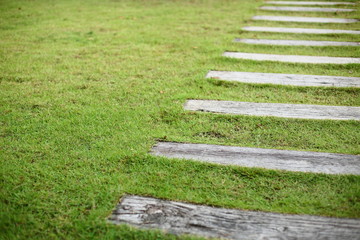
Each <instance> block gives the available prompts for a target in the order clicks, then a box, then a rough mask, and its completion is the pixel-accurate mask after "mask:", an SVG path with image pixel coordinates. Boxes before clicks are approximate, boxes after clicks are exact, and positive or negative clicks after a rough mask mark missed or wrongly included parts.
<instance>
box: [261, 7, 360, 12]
mask: <svg viewBox="0 0 360 240" xmlns="http://www.w3.org/2000/svg"><path fill="white" fill-rule="evenodd" d="M259 9H260V10H267V11H285V12H353V11H355V9H348V8H318V7H273V6H263V7H260V8H259Z"/></svg>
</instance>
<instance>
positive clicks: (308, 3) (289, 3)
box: [265, 1, 355, 6]
mask: <svg viewBox="0 0 360 240" xmlns="http://www.w3.org/2000/svg"><path fill="white" fill-rule="evenodd" d="M265 3H268V4H276V5H309V6H311V5H312V6H315V5H318V6H335V5H355V3H352V2H306V1H266V2H265Z"/></svg>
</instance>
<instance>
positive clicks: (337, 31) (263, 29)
mask: <svg viewBox="0 0 360 240" xmlns="http://www.w3.org/2000/svg"><path fill="white" fill-rule="evenodd" d="M242 29H243V30H245V31H251V32H277V33H306V34H360V31H356V30H340V29H316V28H279V27H243V28H242Z"/></svg>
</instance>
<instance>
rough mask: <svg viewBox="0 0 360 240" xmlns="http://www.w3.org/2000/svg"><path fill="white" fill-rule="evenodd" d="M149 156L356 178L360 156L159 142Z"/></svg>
mask: <svg viewBox="0 0 360 240" xmlns="http://www.w3.org/2000/svg"><path fill="white" fill-rule="evenodd" d="M151 154H152V155H155V156H162V157H167V158H180V159H188V160H198V161H201V162H207V163H216V164H222V165H236V166H241V167H257V168H265V169H275V170H286V171H294V172H311V173H326V174H354V175H360V156H356V155H347V154H334V153H320V152H303V151H289V150H277V149H262V148H248V147H233V146H221V145H210V144H193V143H174V142H159V143H157V144H156V145H155V146H154V147H153V149H152V151H151Z"/></svg>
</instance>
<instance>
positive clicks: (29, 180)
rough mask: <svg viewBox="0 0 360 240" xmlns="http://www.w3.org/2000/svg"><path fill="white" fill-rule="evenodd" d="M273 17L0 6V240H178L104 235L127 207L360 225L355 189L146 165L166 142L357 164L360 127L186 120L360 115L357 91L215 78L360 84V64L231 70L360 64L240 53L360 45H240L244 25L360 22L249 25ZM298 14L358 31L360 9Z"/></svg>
mask: <svg viewBox="0 0 360 240" xmlns="http://www.w3.org/2000/svg"><path fill="white" fill-rule="evenodd" d="M347 1H348V0H347ZM261 4H262V2H261V1H251V0H222V1H220V0H102V1H96V0H78V1H72V0H57V1H51V0H0V36H1V37H0V101H1V103H0V109H1V117H0V124H1V125H0V126H1V127H0V136H1V138H0V141H1V142H0V151H1V163H0V164H1V165H0V169H1V170H0V171H1V174H0V181H1V185H0V238H1V239H152V240H155V239H178V237H175V236H172V235H166V234H163V233H161V232H159V231H153V230H152V231H143V230H137V229H134V228H131V227H129V226H113V225H111V224H108V223H106V218H107V216H109V214H110V213H111V211H112V209H113V208H114V207H115V205H116V204H117V202H118V201H119V199H120V197H121V196H123V195H124V194H125V193H128V194H139V195H144V196H152V197H157V198H163V199H170V200H178V201H185V202H192V203H199V204H207V205H213V206H220V207H229V208H239V209H248V210H261V211H273V212H280V213H296V214H313V215H321V216H332V217H349V218H360V177H359V176H351V175H347V176H337V175H325V174H308V173H292V172H286V171H270V170H263V169H250V168H241V167H232V166H218V165H212V164H206V163H198V162H193V161H181V160H176V159H175V160H169V159H166V158H162V157H153V156H151V155H149V154H148V151H149V150H150V148H151V146H152V145H153V144H155V142H156V141H158V140H165V141H178V142H195V143H213V144H224V145H225V144H226V145H234V146H247V147H262V148H276V149H292V150H304V151H320V152H333V153H345V154H360V147H359V146H360V131H359V129H360V123H359V121H326V120H325V121H323V120H299V119H281V118H274V117H251V116H231V115H220V114H209V113H193V112H187V111H184V110H183V109H182V105H183V104H184V103H185V101H186V99H219V100H234V101H253V102H274V103H304V104H320V105H339V106H340V105H343V106H360V94H359V93H360V89H356V88H341V89H339V88H315V87H291V86H275V85H254V84H244V83H235V82H224V81H217V80H214V79H210V80H208V79H205V78H204V77H205V75H206V73H207V71H208V70H227V71H249V72H270V73H290V74H314V75H335V76H354V77H360V67H359V65H357V64H348V65H330V64H318V65H316V64H293V63H276V62H256V61H251V60H236V59H226V58H223V57H221V54H222V52H224V51H225V50H229V51H242V52H254V53H255V52H256V53H274V54H300V55H314V56H315V55H318V56H343V57H360V50H359V47H285V46H261V45H247V44H243V43H234V42H233V39H234V38H269V39H299V40H300V39H304V40H330V41H331V40H335V41H359V40H360V37H359V35H358V36H356V35H347V34H345V35H336V34H327V35H321V36H320V35H305V34H304V35H299V34H283V33H281V34H276V33H251V32H248V33H246V32H243V31H241V27H244V26H273V27H275V26H282V27H308V28H330V29H353V30H359V29H360V24H359V23H352V24H309V23H276V22H260V21H259V22H255V21H251V20H250V18H251V17H252V16H254V15H256V14H257V15H276V14H277V13H276V12H265V11H259V10H256V8H257V7H258V6H260V5H261ZM354 7H355V8H356V6H349V8H354ZM357 8H359V7H357ZM290 14H291V13H285V12H282V13H280V15H290ZM293 15H296V16H318V17H347V18H360V15H359V11H357V12H355V13H341V14H340V13H339V14H334V13H317V14H313V13H293ZM187 238H188V237H181V239H187Z"/></svg>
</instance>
